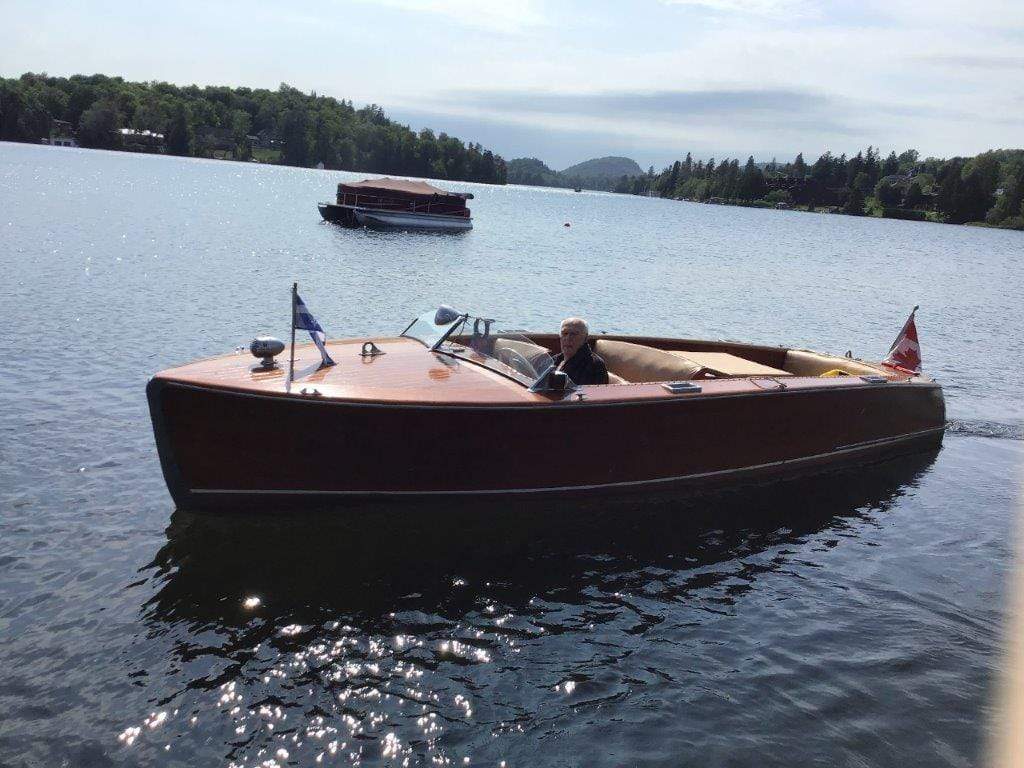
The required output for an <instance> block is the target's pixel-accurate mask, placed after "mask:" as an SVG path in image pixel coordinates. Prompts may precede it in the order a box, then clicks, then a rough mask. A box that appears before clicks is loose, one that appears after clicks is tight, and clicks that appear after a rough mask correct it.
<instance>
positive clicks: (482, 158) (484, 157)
mask: <svg viewBox="0 0 1024 768" xmlns="http://www.w3.org/2000/svg"><path fill="white" fill-rule="evenodd" d="M66 126H70V130H71V131H72V132H73V133H74V136H75V138H76V140H77V142H78V144H80V145H81V146H84V147H95V148H101V149H123V148H134V149H141V150H142V151H165V152H168V153H170V154H175V155H182V156H191V157H215V156H216V157H224V156H227V157H232V158H236V159H242V160H247V159H250V158H256V159H260V160H262V161H264V162H279V163H282V164H284V165H294V166H301V167H306V168H309V167H314V166H317V165H318V164H320V163H322V164H323V166H324V167H325V168H330V169H337V170H346V171H365V172H370V173H389V174H396V175H402V176H421V177H429V178H435V179H452V180H459V181H479V182H485V183H491V184H504V183H505V175H506V169H505V161H504V160H503V159H502V158H501V157H500V156H499V155H496V154H494V153H493V152H491V151H490V150H488V149H484V148H483V147H481V146H480V145H479V144H474V143H464V142H463V141H461V140H460V139H458V138H456V137H454V136H449V135H447V134H445V133H438V134H435V133H434V132H433V131H431V130H429V129H424V130H421V131H419V132H418V133H417V132H415V131H412V130H411V129H410V128H408V127H407V126H404V125H401V124H399V123H397V122H395V121H393V120H391V119H389V118H388V117H387V116H386V115H385V114H384V110H383V109H382V108H381V107H379V106H378V105H376V104H370V105H368V106H365V107H361V108H358V109H357V108H356V107H355V106H354V105H353V103H352V101H351V100H347V101H346V100H345V99H335V98H332V97H329V96H318V95H317V94H316V93H315V92H313V93H310V94H305V93H303V92H301V91H299V90H298V89H296V88H293V87H291V86H289V85H287V84H284V83H282V84H281V86H280V87H279V88H278V89H277V90H276V91H272V90H267V89H262V88H257V89H252V88H231V87H228V86H207V87H203V88H200V87H198V86H196V85H189V86H184V87H179V86H176V85H172V84H170V83H162V82H128V81H125V80H123V79H122V78H120V77H108V76H106V75H74V76H72V77H70V78H64V77H49V76H47V75H46V74H33V73H26V74H24V75H22V76H21V77H19V78H12V79H4V78H0V140H3V141H21V142H32V143H38V142H40V141H42V140H43V139H48V138H49V137H50V136H51V135H52V134H53V133H54V131H58V132H59V131H61V130H66ZM123 129H129V130H128V131H127V132H125V131H124V130H123ZM147 132H148V133H147ZM157 134H159V136H157Z"/></svg>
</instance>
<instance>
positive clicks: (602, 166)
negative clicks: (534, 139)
mask: <svg viewBox="0 0 1024 768" xmlns="http://www.w3.org/2000/svg"><path fill="white" fill-rule="evenodd" d="M507 167H508V176H507V178H508V183H509V184H526V185H529V186H534V187H569V188H574V187H579V188H583V187H586V188H587V189H601V190H610V189H612V188H613V187H614V186H615V184H616V182H618V181H619V180H620V179H621V178H622V177H623V176H631V177H632V176H641V175H643V169H642V168H641V167H640V166H639V165H637V164H636V161H635V160H630V159H629V158H628V157H598V158H595V159H593V160H585V161H584V162H582V163H577V164H576V165H573V166H571V167H569V168H566V169H565V170H564V171H561V172H558V171H554V170H552V169H551V168H549V167H548V166H547V165H546V164H545V163H544V162H543V161H541V160H538V159H537V158H535V157H520V158H517V159H515V160H509V161H508V164H507Z"/></svg>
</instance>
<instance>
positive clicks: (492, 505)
mask: <svg viewBox="0 0 1024 768" xmlns="http://www.w3.org/2000/svg"><path fill="white" fill-rule="evenodd" d="M935 456H936V453H935V452H934V451H933V452H928V453H922V454H916V455H913V456H903V457H900V458H897V459H894V460H892V461H889V462H885V463H880V464H871V465H867V466H864V467H859V468H858V469H857V470H856V471H850V470H837V471H833V472H827V473H823V474H819V475H816V476H813V477H805V478H800V479H795V480H790V481H786V482H782V483H773V484H770V485H765V486H757V487H746V488H740V489H733V490H718V491H710V492H706V493H701V494H697V495H693V494H689V495H687V496H684V497H678V498H677V497H673V496H672V495H671V494H668V495H665V496H663V497H660V498H654V499H644V500H643V501H638V500H635V499H628V500H618V501H608V500H588V501H585V502H579V503H573V504H566V503H564V502H558V503H553V502H550V501H541V500H536V501H533V502H524V501H523V500H520V499H512V500H504V501H501V500H497V501H492V502H483V503H482V504H474V505H473V507H472V508H471V509H470V508H466V507H458V506H452V505H450V504H442V503H437V502H433V501H427V502H415V503H410V504H409V505H405V506H403V507H401V508H400V510H396V509H395V508H394V507H393V506H390V505H384V504H379V503H370V504H363V505H360V506H359V507H358V508H357V512H358V514H355V515H352V516H346V517H344V518H340V517H338V516H336V515H330V514H319V513H295V514H290V515H255V516H253V517H251V518H248V519H247V520H246V524H245V525H239V523H238V517H237V515H233V514H226V515H219V514H202V515H197V514H193V513H189V512H182V511H178V512H175V513H174V515H173V517H172V520H171V525H170V526H169V527H168V529H167V542H166V543H165V544H164V546H163V547H162V549H161V550H160V551H159V552H158V553H157V555H156V556H155V557H154V560H153V562H152V563H151V568H152V569H153V570H154V571H155V572H156V574H157V578H158V579H160V580H161V581H162V586H161V587H160V589H159V590H158V592H157V594H156V595H155V596H154V598H153V600H152V601H151V603H150V604H149V606H148V608H147V611H148V612H149V613H150V616H151V617H152V618H154V619H157V620H160V621H163V622H168V623H173V622H176V621H196V620H198V621H202V622H214V623H215V624H218V625H224V626H231V627H248V628H249V629H250V630H251V631H253V632H255V633H259V632H264V631H266V628H264V627H261V626H259V625H256V626H253V625H251V624H250V622H251V619H252V614H251V612H247V611H245V610H243V608H242V605H241V603H242V600H243V599H244V598H245V597H246V596H249V595H257V596H259V597H260V599H261V600H262V601H263V603H264V604H265V605H267V606H269V607H271V610H272V611H273V615H275V616H277V617H280V621H281V622H282V623H293V622H294V623H300V624H307V623H308V624H317V623H318V622H319V621H321V620H322V618H323V616H330V617H331V618H333V619H337V618H339V617H341V616H343V615H354V616H357V617H359V618H360V620H368V621H369V622H370V623H371V624H373V623H375V622H377V621H380V622H383V623H385V624H387V623H388V622H389V619H388V615H389V613H390V612H392V611H396V610H402V611H422V612H423V614H425V615H434V614H436V613H443V614H446V615H447V614H449V613H450V610H451V609H453V608H455V607H456V605H454V604H453V599H454V598H453V595H452V589H451V578H452V577H453V576H454V575H457V576H459V577H461V578H463V579H465V580H466V581H468V582H469V583H471V584H474V585H476V588H477V589H479V586H480V585H482V584H484V583H485V582H488V581H494V582H496V583H500V584H502V585H503V587H502V590H503V596H504V599H505V600H506V601H507V602H509V603H513V604H519V606H520V607H521V608H523V609H526V607H527V604H528V602H529V600H530V598H531V597H534V596H536V595H543V594H548V593H549V592H550V591H552V590H563V589H565V590H569V592H567V593H565V594H575V590H581V589H583V588H585V587H586V584H587V583H598V584H600V583H602V581H603V579H605V578H606V577H608V576H611V575H614V574H619V573H621V572H622V571H623V570H624V569H625V570H629V571H632V570H636V571H638V572H639V571H643V570H644V569H647V568H667V569H671V570H673V571H678V570H681V571H683V572H686V571H695V572H700V573H702V574H704V576H703V577H702V578H704V579H705V581H704V582H702V583H703V584H704V585H705V586H707V584H708V583H709V581H708V580H712V581H713V579H714V578H715V575H714V573H710V572H709V571H708V570H707V569H706V568H705V566H708V565H711V564H714V563H718V562H722V561H725V560H731V559H733V558H735V557H737V556H738V555H742V556H743V557H744V558H746V559H749V557H750V556H751V555H754V554H756V553H757V552H759V551H763V550H765V549H767V548H769V547H775V546H783V545H789V544H794V543H798V542H800V541H801V540H802V539H803V538H805V537H806V536H808V535H810V534H814V533H817V532H820V531H822V530H826V529H828V528H829V527H831V526H836V527H845V526H846V523H845V521H846V520H848V519H849V518H861V517H866V518H873V517H876V516H879V515H883V514H884V513H885V512H886V511H887V510H888V508H889V507H890V506H891V505H892V504H893V503H894V502H896V500H898V499H899V498H900V497H901V496H903V494H904V493H906V491H907V489H909V488H912V487H913V486H914V485H915V484H916V483H917V481H918V480H919V479H920V478H921V476H922V475H923V474H924V473H925V472H926V471H927V470H928V469H929V467H931V465H932V464H933V462H934V461H935ZM764 567H765V568H767V569H768V570H774V569H784V568H785V567H786V564H785V562H780V561H776V560H774V559H773V560H772V561H770V562H768V563H766V565H765V566H764ZM745 573H746V575H748V576H749V575H751V572H750V571H745ZM717 578H720V579H722V580H729V579H730V575H729V572H728V571H723V572H722V573H721V574H719V575H718V577H717ZM469 607H471V606H469ZM467 609H468V608H467ZM391 615H393V614H391ZM250 640H253V641H258V638H250V637H246V638H238V643H239V645H245V644H247V643H248V644H251V643H250Z"/></svg>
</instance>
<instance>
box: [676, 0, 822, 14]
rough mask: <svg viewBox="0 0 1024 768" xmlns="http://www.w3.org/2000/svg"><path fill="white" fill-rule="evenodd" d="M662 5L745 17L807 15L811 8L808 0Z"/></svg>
mask: <svg viewBox="0 0 1024 768" xmlns="http://www.w3.org/2000/svg"><path fill="white" fill-rule="evenodd" d="M661 2H662V3H663V4H664V5H682V6H691V7H695V8H701V9H704V10H708V11H713V12H715V13H735V14H740V15H745V16H767V17H769V18H779V17H783V16H805V15H809V14H810V13H811V12H812V10H813V8H812V6H811V3H810V2H808V0H661Z"/></svg>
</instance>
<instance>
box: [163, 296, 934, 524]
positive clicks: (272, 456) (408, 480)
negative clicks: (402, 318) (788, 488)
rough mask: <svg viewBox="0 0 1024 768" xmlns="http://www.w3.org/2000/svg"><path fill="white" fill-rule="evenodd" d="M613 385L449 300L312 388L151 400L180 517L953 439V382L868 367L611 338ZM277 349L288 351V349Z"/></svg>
mask: <svg viewBox="0 0 1024 768" xmlns="http://www.w3.org/2000/svg"><path fill="white" fill-rule="evenodd" d="M588 343H590V344H592V345H593V348H594V350H595V351H596V352H597V354H599V355H600V356H601V357H602V358H603V359H604V360H605V363H606V365H607V367H608V370H609V377H610V380H611V382H610V383H609V384H605V385H583V386H576V385H575V384H574V383H573V382H571V381H569V380H568V379H567V377H566V376H565V374H564V373H560V372H559V371H557V370H556V369H555V367H554V366H553V365H551V352H552V351H553V350H556V349H557V347H558V337H557V336H556V335H554V334H539V333H538V334H533V333H531V334H524V333H517V332H504V331H501V330H499V329H498V328H497V324H496V323H495V322H494V321H491V320H488V319H484V318H474V317H470V316H469V315H466V314H457V313H454V312H453V311H451V310H447V309H446V308H442V309H439V310H438V311H437V312H436V313H435V312H430V313H427V314H425V315H423V316H421V317H419V318H417V319H416V320H414V321H413V322H412V323H411V324H410V325H409V327H407V328H406V329H405V331H404V332H403V333H402V334H400V335H398V336H395V337H388V338H374V339H344V340H336V341H329V342H327V350H328V351H329V353H330V356H331V357H332V358H333V359H334V361H336V363H337V364H336V365H334V366H331V367H321V355H320V352H319V351H318V350H317V349H316V347H315V346H313V345H312V344H306V345H299V346H297V347H293V350H294V354H295V361H296V362H295V379H294V382H293V383H289V381H288V374H287V372H286V370H285V369H284V368H283V367H282V366H280V365H278V364H277V363H275V362H273V360H272V359H271V360H270V362H268V358H269V354H270V353H268V352H267V351H266V349H265V348H264V349H255V350H254V353H259V354H261V355H263V357H264V362H263V363H256V364H254V361H253V360H252V358H250V357H248V356H246V355H244V354H241V353H236V354H228V355H223V356H220V357H214V358H210V359H207V360H201V361H198V362H194V363H190V364H187V365H183V366H180V367H177V368H171V369H169V370H166V371H163V372H161V373H158V374H157V375H156V376H154V377H153V379H152V380H151V381H150V382H149V385H148V387H147V394H148V399H149V406H150V413H151V416H152V420H153V428H154V432H155V435H156V444H157V448H158V451H159V454H160V462H161V466H162V468H163V472H164V477H165V479H166V481H167V485H168V488H169V489H170V492H171V495H172V496H173V497H174V500H175V502H176V503H177V505H178V506H179V508H186V509H202V508H223V507H231V506H239V505H241V506H244V507H247V508H254V507H268V506H269V507H279V506H282V505H284V504H285V503H286V502H300V503H302V504H310V503H315V504H317V505H319V504H334V503H337V502H340V501H344V500H346V499H352V498H365V497H372V498H393V497H405V496H412V497H438V496H441V497H444V496H450V497H467V496H468V497H477V496H492V497H493V496H505V495H512V494H520V495H531V496H532V495H537V496H544V495H563V494H564V495H575V494H608V493H622V492H628V493H635V492H638V491H643V490H655V489H663V488H671V489H677V488H678V487H687V486H695V485H703V484H711V483H734V482H740V481H750V480H758V479H761V478H768V477H775V476H783V475H793V474H801V473H805V472H808V471H810V470H813V469H816V468H820V467H823V466H827V465H833V464H838V463H853V462H863V461H872V460H877V459H879V458H882V457H885V456H887V455H890V454H898V453H906V452H914V451H917V450H920V449H926V448H934V447H935V446H937V445H939V444H940V442H941V440H942V435H943V431H944V428H945V405H944V401H943V395H942V389H941V387H940V386H939V384H938V383H936V382H935V381H933V380H931V379H930V378H928V377H927V376H924V375H920V374H913V373H911V372H909V371H902V370H899V369H896V368H891V367H886V366H884V365H881V364H878V363H870V362H865V361H862V360H856V359H852V358H849V357H838V356H832V355H825V354H821V353H817V352H811V351H806V350H800V349H792V348H787V347H771V346H759V345H753V344H740V343H732V342H716V341H699V340H692V339H671V338H653V337H637V336H616V335H598V336H591V337H590V340H589V342H588ZM282 348H283V345H282V344H281V343H280V342H276V347H274V349H272V350H271V353H274V354H280V353H281V349H282Z"/></svg>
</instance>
